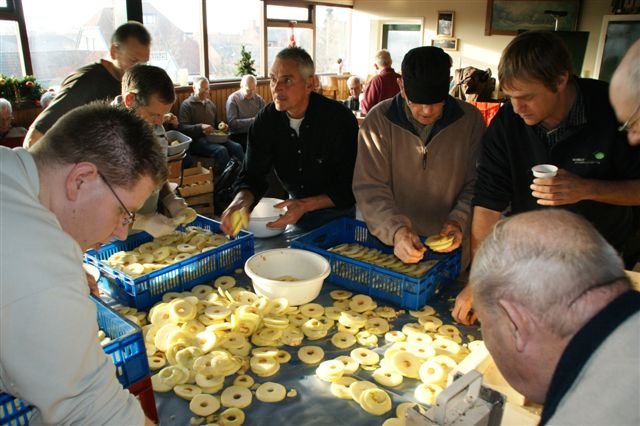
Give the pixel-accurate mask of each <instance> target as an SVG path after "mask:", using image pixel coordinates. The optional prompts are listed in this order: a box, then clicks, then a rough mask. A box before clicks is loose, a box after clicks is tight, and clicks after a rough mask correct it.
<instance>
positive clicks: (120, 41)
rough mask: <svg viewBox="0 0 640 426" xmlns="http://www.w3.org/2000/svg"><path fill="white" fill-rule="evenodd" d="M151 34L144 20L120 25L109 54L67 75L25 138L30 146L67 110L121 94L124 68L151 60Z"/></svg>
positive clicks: (26, 145)
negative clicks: (141, 22) (107, 56)
mask: <svg viewBox="0 0 640 426" xmlns="http://www.w3.org/2000/svg"><path fill="white" fill-rule="evenodd" d="M150 46H151V35H149V32H148V31H147V30H146V28H145V27H144V26H142V24H140V23H138V22H133V21H132V22H128V23H126V24H123V25H120V26H119V27H118V28H117V29H116V31H115V32H114V33H113V35H112V36H111V46H110V48H109V55H110V57H109V58H103V59H101V60H100V61H99V62H96V63H93V64H90V65H85V66H84V67H82V68H79V69H77V70H76V71H75V72H74V73H73V74H71V75H69V76H67V78H65V79H64V81H63V82H62V86H61V87H60V90H59V91H58V92H57V94H56V97H55V100H54V101H53V102H51V103H50V104H49V106H48V107H47V108H46V109H45V110H44V111H42V112H41V113H40V115H38V117H37V118H36V119H35V121H34V122H33V124H31V127H29V132H28V133H27V136H26V137H25V140H24V147H25V148H29V147H30V146H32V145H33V144H35V143H36V142H38V140H39V139H40V138H41V137H42V135H43V134H45V133H46V132H47V130H49V129H50V128H51V126H53V124H54V123H55V122H56V121H57V120H58V119H59V118H60V117H62V115H64V114H65V113H66V112H68V111H70V110H72V109H73V108H76V107H78V106H80V105H86V104H88V103H89V102H91V101H95V100H102V99H108V100H111V99H114V98H115V97H116V96H118V95H119V94H120V80H121V79H122V75H123V74H124V72H125V71H126V70H127V69H128V68H129V67H131V66H132V65H135V64H137V63H140V62H142V63H144V62H147V61H148V60H149V51H150Z"/></svg>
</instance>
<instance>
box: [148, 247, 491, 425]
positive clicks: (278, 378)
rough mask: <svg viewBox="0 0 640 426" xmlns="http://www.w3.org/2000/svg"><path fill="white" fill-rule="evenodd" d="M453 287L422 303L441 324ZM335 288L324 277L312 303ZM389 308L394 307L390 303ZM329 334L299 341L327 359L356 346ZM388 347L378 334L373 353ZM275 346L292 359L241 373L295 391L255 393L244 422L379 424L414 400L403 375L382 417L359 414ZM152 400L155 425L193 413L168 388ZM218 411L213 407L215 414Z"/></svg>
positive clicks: (362, 374)
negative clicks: (268, 372) (277, 396)
mask: <svg viewBox="0 0 640 426" xmlns="http://www.w3.org/2000/svg"><path fill="white" fill-rule="evenodd" d="M292 237H293V236H289V235H281V236H278V237H274V238H270V239H256V240H255V251H256V252H261V251H264V250H267V249H270V248H278V247H286V246H287V245H288V242H289V241H290V239H291V238H292ZM233 276H234V277H235V278H236V280H237V282H238V285H240V286H242V287H246V288H248V289H251V285H250V280H249V279H248V277H247V276H246V275H245V274H244V273H242V274H234V275H233ZM460 285H462V284H458V285H452V286H450V287H449V288H444V289H442V291H441V292H440V293H439V294H437V295H435V297H433V298H432V299H431V300H430V301H428V302H427V303H428V304H429V305H431V306H433V307H434V308H435V309H436V311H437V312H438V314H439V317H440V318H441V319H442V320H443V321H444V323H445V324H446V323H453V320H452V318H451V314H450V309H451V308H452V306H453V301H454V297H455V295H456V294H457V292H458V291H459V286H460ZM335 289H339V287H337V286H335V285H334V284H332V283H330V282H328V281H325V284H324V286H323V289H322V291H321V293H320V296H319V297H318V298H317V299H316V300H315V301H314V302H315V303H320V304H321V305H323V306H329V305H331V304H332V300H331V298H330V297H329V292H330V291H332V290H335ZM377 303H378V304H379V306H387V304H385V303H384V302H382V301H377ZM394 308H395V309H400V308H399V307H397V306H394ZM407 322H415V318H412V317H410V315H409V314H408V313H405V314H403V315H401V316H400V317H399V318H398V319H396V320H394V321H392V322H390V324H391V325H392V327H393V329H395V330H399V329H401V328H402V326H403V325H404V324H405V323H407ZM457 326H458V327H459V328H460V330H461V332H462V334H463V336H464V337H463V339H466V335H468V334H471V335H473V336H475V337H478V338H479V337H480V336H479V329H478V327H465V326H461V325H457ZM334 332H335V326H334V328H333V329H332V330H330V331H329V334H328V336H327V337H325V338H323V339H320V340H315V341H308V340H307V339H305V340H304V341H303V343H302V346H304V345H317V346H320V347H322V348H323V349H324V351H325V358H324V359H325V360H328V359H333V358H335V357H337V356H340V355H348V354H349V352H350V351H351V350H352V349H354V348H355V347H357V346H353V347H351V348H349V349H344V350H342V349H337V348H335V347H334V346H333V345H332V344H331V342H330V338H331V335H333V333H334ZM389 346H390V345H389V344H385V342H384V337H383V336H381V338H380V340H379V347H378V348H375V349H374V350H375V352H377V353H379V354H380V355H382V354H383V353H384V351H385V349H387V348H388V347H389ZM281 349H285V350H287V351H288V352H289V353H291V355H292V358H291V361H289V362H288V363H286V364H282V365H281V368H280V371H279V372H278V373H277V374H275V375H273V376H271V377H266V378H262V377H257V376H255V375H253V374H252V373H251V371H248V372H247V374H249V375H251V376H252V377H253V378H254V379H255V380H256V382H257V383H264V382H267V381H271V382H277V383H281V384H282V385H284V386H285V387H286V388H287V389H296V391H297V393H298V394H297V396H296V397H294V398H286V399H285V400H284V401H282V402H279V403H275V404H269V403H263V402H260V401H258V400H257V399H256V398H255V396H254V399H253V402H252V403H251V405H250V406H249V407H247V408H246V409H244V410H243V411H244V412H245V414H246V420H245V423H244V424H245V425H276V424H287V425H288V424H304V425H327V424H332V425H349V426H358V425H363V426H364V425H367V426H369V425H381V424H382V423H383V422H384V420H385V419H387V418H389V417H395V407H396V406H397V405H398V404H399V403H400V402H405V401H414V399H413V391H414V389H415V388H416V386H417V385H418V384H419V381H417V380H413V379H407V378H405V380H404V382H403V383H402V385H400V386H398V387H396V388H385V387H384V386H381V385H379V386H380V387H382V388H384V389H385V390H387V391H388V393H389V394H390V396H391V398H392V401H393V407H394V408H393V409H392V410H391V411H390V412H389V413H387V414H386V415H384V416H374V415H371V414H368V413H367V412H365V411H364V410H363V409H362V408H360V406H359V405H358V404H357V403H356V402H354V401H351V400H341V399H338V398H337V397H335V396H333V395H332V394H331V392H330V384H329V383H327V382H323V381H322V380H320V379H319V378H317V377H316V376H315V370H316V367H317V365H306V364H304V363H302V362H300V361H299V359H298V357H297V351H298V349H299V348H298V347H287V346H284V347H282V348H281ZM371 373H372V372H370V371H365V370H363V369H359V370H358V371H357V372H356V374H355V377H356V378H358V379H362V380H370V381H372V382H373V381H374V380H373V379H372V378H371ZM234 377H235V375H232V376H229V377H227V378H226V380H225V386H229V385H230V384H231V382H232V381H233V379H234ZM155 398H156V404H157V407H158V414H159V417H160V424H161V425H189V424H190V420H191V418H192V417H194V415H193V414H192V413H191V412H190V411H189V408H188V406H189V403H188V401H185V400H183V399H181V398H179V397H178V396H176V395H175V394H174V393H173V392H169V393H158V392H156V393H155ZM220 411H221V410H219V411H218V413H219V412H220Z"/></svg>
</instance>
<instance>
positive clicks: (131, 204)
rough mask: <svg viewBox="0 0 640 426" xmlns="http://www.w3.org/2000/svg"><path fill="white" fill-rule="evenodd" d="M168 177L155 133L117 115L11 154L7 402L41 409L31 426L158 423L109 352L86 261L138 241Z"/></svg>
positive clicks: (6, 201) (3, 261) (72, 123)
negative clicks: (138, 226)
mask: <svg viewBox="0 0 640 426" xmlns="http://www.w3.org/2000/svg"><path fill="white" fill-rule="evenodd" d="M87 141H91V143H87ZM166 174H167V165H166V157H165V155H164V152H163V151H162V149H161V147H160V146H159V145H158V144H157V143H156V142H155V140H154V135H153V132H152V130H151V128H150V127H149V126H148V125H146V124H145V123H144V121H143V120H142V119H140V118H138V117H136V116H135V115H134V114H132V113H130V112H128V111H126V110H124V109H122V108H114V107H111V106H108V105H105V104H91V105H88V106H82V107H79V108H77V109H74V110H73V111H71V112H69V113H68V114H66V115H64V116H63V117H62V118H60V120H58V121H57V122H56V124H55V125H54V126H53V127H52V128H51V129H49V131H47V133H46V134H45V135H44V136H43V137H42V138H41V139H40V140H39V142H38V143H37V144H36V145H35V146H33V147H32V148H31V149H30V151H26V150H24V149H22V148H16V149H14V150H10V149H8V148H4V147H0V217H2V222H3V226H2V238H0V254H1V255H0V271H1V273H0V391H2V392H7V393H9V394H11V395H13V396H15V397H17V398H21V399H23V400H25V401H26V402H27V403H29V404H30V405H33V406H34V407H35V408H36V410H35V414H34V416H33V417H32V419H31V421H30V422H31V424H81V425H94V424H103V425H104V424H113V425H143V424H152V423H151V421H150V420H148V419H145V416H144V413H143V411H142V408H141V407H140V404H139V402H138V400H137V399H136V397H135V396H133V395H132V394H130V393H129V392H128V391H127V390H125V389H123V388H122V385H121V384H120V383H119V382H118V379H117V378H116V371H115V367H114V365H113V362H112V361H111V359H110V358H109V357H108V356H107V355H106V354H105V353H104V351H103V350H102V347H101V346H100V342H99V340H98V325H97V321H96V307H95V304H94V303H93V302H92V301H91V300H89V297H88V296H89V287H88V285H87V279H86V276H85V273H84V269H83V268H82V260H83V252H84V251H85V250H87V249H89V248H91V247H95V246H97V245H99V244H101V243H107V242H109V241H110V240H111V239H112V238H118V239H125V238H126V236H127V232H128V230H129V225H130V224H131V223H132V222H133V221H134V219H135V212H136V211H137V210H138V209H139V208H140V207H141V206H142V205H143V203H144V201H145V200H146V199H147V198H148V197H149V195H150V194H151V192H152V191H153V190H154V189H155V188H156V187H157V186H158V185H159V184H160V183H161V182H163V181H164V180H165V179H166Z"/></svg>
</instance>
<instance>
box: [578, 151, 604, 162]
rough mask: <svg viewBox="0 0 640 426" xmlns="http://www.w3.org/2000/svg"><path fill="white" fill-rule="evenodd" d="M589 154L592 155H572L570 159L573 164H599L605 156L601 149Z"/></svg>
mask: <svg viewBox="0 0 640 426" xmlns="http://www.w3.org/2000/svg"><path fill="white" fill-rule="evenodd" d="M591 155H592V157H574V158H572V159H571V161H573V164H583V165H587V164H600V163H601V162H602V160H604V157H605V155H604V152H602V151H596V152H594V153H592V154H591Z"/></svg>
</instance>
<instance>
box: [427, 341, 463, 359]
mask: <svg viewBox="0 0 640 426" xmlns="http://www.w3.org/2000/svg"><path fill="white" fill-rule="evenodd" d="M431 346H433V348H434V349H435V350H436V353H437V354H438V355H447V356H452V357H456V356H457V355H458V354H459V353H460V345H459V344H457V343H456V342H454V341H453V340H449V339H446V338H444V337H438V338H436V340H434V341H433V342H432V343H431Z"/></svg>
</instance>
